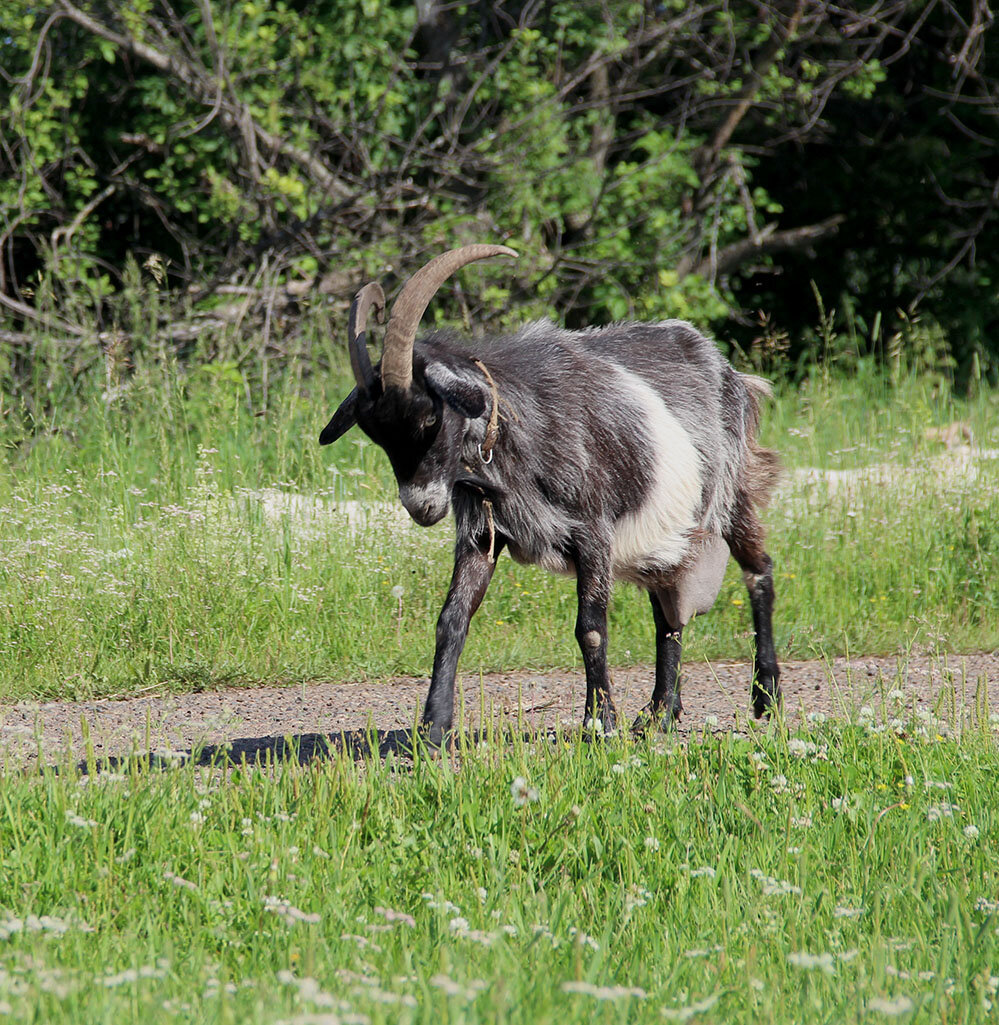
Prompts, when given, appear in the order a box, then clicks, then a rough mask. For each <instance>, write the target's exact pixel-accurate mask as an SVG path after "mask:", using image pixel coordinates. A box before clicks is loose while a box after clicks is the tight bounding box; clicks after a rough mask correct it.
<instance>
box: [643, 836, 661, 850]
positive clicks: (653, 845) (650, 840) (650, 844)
mask: <svg viewBox="0 0 999 1025" xmlns="http://www.w3.org/2000/svg"><path fill="white" fill-rule="evenodd" d="M645 849H646V850H649V851H658V850H659V841H658V840H657V839H656V838H655V837H654V836H647V837H646V838H645Z"/></svg>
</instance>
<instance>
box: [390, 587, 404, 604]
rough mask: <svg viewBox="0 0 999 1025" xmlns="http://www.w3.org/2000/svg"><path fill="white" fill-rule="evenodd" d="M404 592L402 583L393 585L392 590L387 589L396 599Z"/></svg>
mask: <svg viewBox="0 0 999 1025" xmlns="http://www.w3.org/2000/svg"><path fill="white" fill-rule="evenodd" d="M405 593H406V590H405V588H404V587H403V586H402V584H396V585H395V587H393V588H392V590H391V591H389V594H391V595H392V597H393V598H395V599H396V600H397V601H398V600H399V599H401V598H402V596H403V595H404V594H405Z"/></svg>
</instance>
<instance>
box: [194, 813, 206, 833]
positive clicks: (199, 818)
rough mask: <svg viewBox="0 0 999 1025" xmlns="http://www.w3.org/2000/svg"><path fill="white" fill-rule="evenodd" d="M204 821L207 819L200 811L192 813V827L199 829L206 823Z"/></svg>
mask: <svg viewBox="0 0 999 1025" xmlns="http://www.w3.org/2000/svg"><path fill="white" fill-rule="evenodd" d="M204 821H205V817H204V815H202V814H201V812H200V811H192V812H191V817H190V822H191V825H192V826H194V828H195V829H197V828H198V826H200V825H202V824H203V823H204Z"/></svg>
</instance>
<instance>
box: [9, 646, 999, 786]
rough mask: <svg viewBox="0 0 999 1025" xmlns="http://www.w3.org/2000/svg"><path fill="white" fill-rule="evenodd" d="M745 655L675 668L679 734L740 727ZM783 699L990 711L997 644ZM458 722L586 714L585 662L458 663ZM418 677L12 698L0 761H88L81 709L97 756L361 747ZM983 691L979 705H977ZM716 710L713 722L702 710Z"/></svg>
mask: <svg viewBox="0 0 999 1025" xmlns="http://www.w3.org/2000/svg"><path fill="white" fill-rule="evenodd" d="M749 672H750V670H749V666H748V665H747V664H745V663H733V662H713V663H699V664H698V663H691V664H688V665H685V666H684V670H683V702H684V707H685V709H686V711H685V714H684V716H683V718H682V720H681V722H680V734H681V735H686V734H689V732H690V731H691V730H692V729H699V728H702V727H704V726H705V725H707V726H709V727H710V728H712V729H720V730H733V729H740V728H742V726H743V724H744V723H745V722H746V719H747V717H748V714H749ZM783 674H784V675H783V678H782V684H783V688H784V701H785V709H786V711H787V712H788V714H789V715H792V716H801V715H805V714H808V713H812V712H821V713H823V714H825V715H826V716H829V717H833V716H837V717H845V716H848V715H849V714H850V713H851V711H853V710H856V709H858V708H860V707H861V706H863V705H864V704H870V705H872V706H873V707H874V708H875V709H879V708H880V707H881V705H882V700H883V698H884V697H885V696H886V695H887V694H888V693H889V692H890V691H892V690H895V689H900V690H902V691H903V692H905V694H906V702H907V704H909V705H910V706H911V705H912V703H913V702H915V704H916V707H922V708H926V709H929V710H931V711H933V710H935V711H936V712H937V714H939V715H941V717H943V718H945V719H948V720H950V719H952V718H953V717H954V716H956V715H963V714H965V712H968V713H970V714H972V715H974V714H976V712H979V711H980V710H981V709H984V708H989V707H992V708H999V651H996V652H992V653H990V654H975V655H947V656H938V657H937V656H932V657H931V656H908V657H863V658H854V659H851V660H847V659H835V660H834V661H832V662H823V661H811V662H785V663H783ZM613 675H614V683H615V697H616V701H617V705H618V709H619V710H620V711H621V712H622V718H623V720H624V721H625V722H626V723H630V722H631V720H632V718H633V717H634V715H635V714H636V712H637V711H638V709H639V708H640V707H641V706H642V705H643V704H644V703H645V702H646V701H647V700H648V696H649V693H650V691H651V681H652V669H651V668H650V667H648V666H635V667H629V668H624V669H617V670H615V671H614V674H613ZM460 683H461V686H462V687H463V689H464V704H465V722H466V723H467V724H468V725H469V726H470V727H472V728H476V727H478V726H479V724H480V722H481V721H482V720H481V719H480V709H484V715H485V716H491V717H493V718H494V719H500V720H502V719H506V720H507V721H508V722H513V723H515V724H516V723H522V724H523V726H524V727H525V728H533V729H548V728H552V727H557V726H560V725H562V726H575V725H576V723H577V722H578V721H579V719H580V718H581V716H582V704H583V697H584V694H585V686H584V683H583V679H582V674H581V672H574V671H559V672H545V673H537V672H516V673H496V674H489V675H485V676H482V677H481V678H480V677H479V676H477V675H475V676H473V675H469V674H465V675H463V676H462V677H461V678H460ZM426 688H427V680H426V679H425V678H423V679H418V678H411V677H410V678H403V679H395V680H390V681H387V682H384V683H371V682H366V683H342V684H331V683H322V684H315V685H308V686H288V687H255V688H247V689H239V690H222V691H212V692H207V693H201V694H183V695H167V696H163V697H138V698H129V699H126V700H120V701H84V702H47V703H38V702H21V703H18V704H14V705H0V764H6V765H7V766H8V767H9V768H16V767H18V766H24V765H29V764H31V763H33V762H36V761H37V759H38V752H39V750H41V752H42V757H43V758H44V760H45V761H47V762H50V763H53V764H65V763H66V760H67V759H72V760H73V761H79V760H81V759H83V758H84V754H85V744H84V741H83V737H82V735H81V728H82V727H81V718H85V719H86V720H87V723H88V726H89V731H90V737H91V742H92V743H93V748H94V754H95V756H96V757H97V759H98V760H101V759H103V758H108V757H110V758H114V757H115V756H121V755H127V754H128V753H129V752H132V751H139V752H145V751H149V750H151V751H153V752H157V751H160V752H162V751H167V750H171V751H175V752H187V751H190V750H191V749H192V748H199V749H200V748H202V747H207V755H203V757H207V756H210V755H211V754H212V753H213V749H214V748H215V746H216V745H220V744H229V745H231V748H230V754H231V756H233V757H235V758H236V759H239V758H240V757H242V755H244V754H245V755H246V756H247V757H249V758H253V757H256V756H262V755H266V754H267V753H268V752H270V753H272V754H275V755H277V756H279V757H280V756H283V754H284V751H285V740H284V738H286V737H291V738H293V740H294V741H295V745H296V751H297V754H298V757H300V758H302V759H303V760H304V759H308V758H311V757H315V756H322V755H325V754H326V753H327V752H328V750H329V748H330V746H335V747H344V746H345V747H347V748H350V749H353V750H359V749H363V748H364V747H365V746H366V742H365V740H364V737H363V733H362V731H364V730H365V729H366V728H370V727H374V728H376V729H377V731H378V736H379V742H380V747H381V750H382V753H383V754H384V753H385V752H386V751H388V750H392V749H399V748H400V747H403V748H404V747H405V745H406V742H407V740H408V736H409V731H410V730H411V728H412V725H413V721H414V719H415V717H416V715H417V712H418V709H419V708H420V707H421V706H422V702H423V698H424V697H425V695H426ZM986 699H987V701H988V703H987V704H985V703H984V702H985V701H986ZM712 716H713V717H714V718H713V719H712V718H710V717H712Z"/></svg>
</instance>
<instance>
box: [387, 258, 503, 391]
mask: <svg viewBox="0 0 999 1025" xmlns="http://www.w3.org/2000/svg"><path fill="white" fill-rule="evenodd" d="M491 256H514V257H515V256H517V253H516V252H515V251H514V250H512V249H508V248H507V247H506V246H487V245H474V246H462V247H461V248H460V249H451V250H449V251H448V252H446V253H442V254H441V255H440V256H438V257H435V258H434V259H433V260H431V261H430V263H428V264H427V265H426V266H425V267H423V268H421V269H420V270H418V271H417V272H416V273H415V274H414V275H413V276H412V277H411V278H410V279H409V281H407V282H406V285H405V287H404V288H403V290H402V291H401V292H400V293H399V298H398V299H396V301H395V302H394V303H393V305H392V313H391V314H390V316H389V323H388V327H387V328H386V329H385V350H384V352H383V353H382V386H383V387H384V388H399V389H401V390H402V391H406V390H407V389H408V388H409V385H410V383H411V382H412V380H413V343H414V342H415V341H416V329H417V328H418V327H419V326H420V319H421V318H422V316H423V314H424V313H425V312H426V309H427V307H428V306H429V305H430V300H431V299H433V297H434V295H435V294H436V292H437V290H438V289H439V288H440V287H441V285H443V284H444V282H445V281H447V279H448V278H449V277H451V275H452V274H454V273H455V271H458V270H460V269H461V268H462V267H464V266H465V265H466V264H469V263H474V262H475V261H476V260H486V259H488V258H489V257H491Z"/></svg>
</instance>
